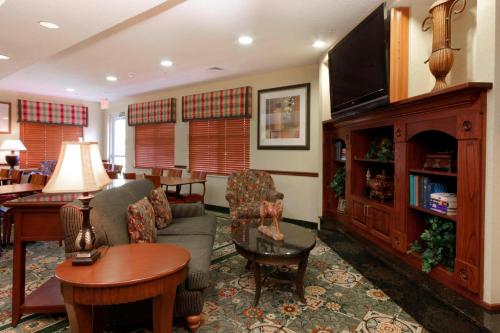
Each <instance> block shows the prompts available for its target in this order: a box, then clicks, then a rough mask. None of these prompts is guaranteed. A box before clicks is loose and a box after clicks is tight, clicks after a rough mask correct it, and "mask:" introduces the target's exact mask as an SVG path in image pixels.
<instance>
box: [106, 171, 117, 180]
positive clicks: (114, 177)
mask: <svg viewBox="0 0 500 333" xmlns="http://www.w3.org/2000/svg"><path fill="white" fill-rule="evenodd" d="M106 173H107V174H108V177H109V178H111V179H118V172H116V171H106Z"/></svg>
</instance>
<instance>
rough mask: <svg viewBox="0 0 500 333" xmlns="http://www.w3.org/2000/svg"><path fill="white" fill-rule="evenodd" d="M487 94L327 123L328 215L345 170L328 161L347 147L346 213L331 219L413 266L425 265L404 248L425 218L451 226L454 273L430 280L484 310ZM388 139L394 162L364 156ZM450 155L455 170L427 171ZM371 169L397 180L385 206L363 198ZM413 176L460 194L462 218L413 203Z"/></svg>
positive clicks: (467, 91)
mask: <svg viewBox="0 0 500 333" xmlns="http://www.w3.org/2000/svg"><path fill="white" fill-rule="evenodd" d="M488 89H491V84H489V83H466V84H462V85H459V86H455V87H449V88H446V89H443V90H441V91H435V92H431V93H428V94H424V95H421V96H416V97H412V98H409V99H405V100H401V101H398V102H395V103H392V104H390V105H389V106H386V107H381V108H379V109H377V110H372V111H369V112H361V111H360V112H356V111H353V112H349V113H340V114H335V115H334V118H333V119H332V120H328V121H325V122H323V138H324V141H323V143H324V146H323V154H324V158H323V163H324V164H323V175H324V177H325V179H324V180H323V181H324V183H323V184H324V187H323V188H324V189H325V191H324V194H323V200H324V201H323V216H325V215H326V214H328V213H329V212H331V210H332V207H335V208H336V206H335V201H334V199H332V197H333V195H330V194H328V191H329V190H328V189H327V188H326V186H325V184H326V185H327V184H329V182H330V181H331V177H332V176H333V175H334V174H335V170H336V169H337V168H339V167H340V166H342V164H340V163H335V162H334V161H332V158H331V156H330V157H329V154H330V155H331V154H332V153H331V152H329V149H331V148H330V146H331V145H332V142H334V141H335V140H337V139H341V140H343V141H344V142H345V144H346V148H347V150H346V152H347V154H346V158H347V161H346V163H345V168H346V194H345V199H346V205H347V211H346V214H345V215H343V216H338V214H335V213H333V214H330V217H331V218H332V220H333V221H336V222H340V223H342V224H344V225H345V226H346V227H347V228H349V229H351V230H352V231H354V232H357V233H359V234H360V235H362V236H363V237H366V238H368V239H371V240H373V241H375V243H376V244H378V245H379V246H380V247H381V248H383V249H386V250H388V251H391V252H393V253H394V254H395V255H397V256H399V257H400V258H402V259H403V260H405V261H406V262H407V263H408V264H409V265H412V266H415V267H418V265H419V264H420V260H417V259H416V257H415V256H414V255H409V254H407V250H408V246H409V244H411V243H412V242H413V241H415V240H417V239H419V238H420V235H421V234H422V232H423V231H424V229H425V227H426V223H425V218H426V216H437V217H439V218H442V219H443V220H447V221H452V222H454V223H455V230H456V251H455V253H456V257H455V265H454V266H455V271H454V272H453V273H450V272H444V269H443V268H442V267H439V266H438V268H437V269H436V270H433V272H432V273H431V274H430V276H431V277H433V278H435V279H437V280H438V281H440V282H441V283H443V284H444V285H446V286H447V287H450V288H452V289H454V290H455V291H457V292H458V293H460V294H461V295H463V296H464V297H466V298H468V299H470V300H472V301H474V302H476V303H478V304H480V305H482V306H484V305H485V303H484V302H483V271H484V267H483V242H484V234H483V233H484V211H483V209H484V208H483V207H484V172H485V157H484V151H485V149H484V148H485V117H486V116H485V115H486V104H487V103H486V102H487V101H486V99H487V91H488ZM457 105H460V108H457V107H456V106H457ZM386 137H389V138H392V140H393V143H394V161H391V162H390V163H382V162H381V161H378V160H376V159H366V158H364V157H365V156H366V153H367V151H368V149H370V147H371V142H373V141H374V140H375V138H386ZM325 143H326V145H325ZM450 151H451V152H452V154H453V157H454V160H455V161H456V167H455V165H454V166H453V169H452V170H451V172H447V171H439V170H427V169H424V164H425V162H426V159H427V156H428V155H429V154H436V153H439V152H450ZM333 157H335V156H333ZM368 170H369V171H370V175H371V176H372V177H374V176H376V175H378V174H380V173H382V172H384V173H385V174H386V175H387V176H389V177H393V178H394V198H393V201H391V202H385V203H382V202H380V201H378V200H370V199H369V198H368V197H367V196H366V194H367V193H366V192H367V189H366V175H367V171H368ZM412 174H413V175H422V176H427V177H429V178H430V179H431V181H432V182H433V183H442V184H446V187H447V190H446V191H447V192H451V193H457V215H446V214H440V213H438V212H434V211H432V210H429V209H426V208H423V207H418V206H410V175H412ZM325 207H329V208H327V209H325ZM325 228H327V226H326V225H325Z"/></svg>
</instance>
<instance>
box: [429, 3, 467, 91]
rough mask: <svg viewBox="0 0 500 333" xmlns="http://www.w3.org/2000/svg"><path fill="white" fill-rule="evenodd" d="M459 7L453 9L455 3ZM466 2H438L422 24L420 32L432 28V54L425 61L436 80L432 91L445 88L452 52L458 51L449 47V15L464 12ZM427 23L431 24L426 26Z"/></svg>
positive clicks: (451, 61) (433, 5) (451, 64)
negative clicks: (459, 4) (458, 4)
mask: <svg viewBox="0 0 500 333" xmlns="http://www.w3.org/2000/svg"><path fill="white" fill-rule="evenodd" d="M460 2H461V6H460V7H458V8H457V9H455V10H454V9H453V8H454V7H455V5H456V4H457V3H460ZM466 4H467V1H466V0H438V1H436V2H434V3H433V4H432V6H431V8H430V9H429V13H430V14H431V15H430V16H428V17H426V18H425V20H424V22H422V30H423V31H427V30H429V29H430V28H431V27H432V54H431V56H430V57H429V59H427V60H426V61H425V63H427V62H428V63H429V69H430V70H431V73H432V75H434V77H435V78H436V84H435V85H434V88H433V89H432V91H435V90H440V89H443V88H446V87H447V84H446V76H447V75H448V73H449V72H450V70H451V67H452V66H453V51H459V50H460V49H456V48H452V47H451V15H452V14H459V13H461V12H463V11H464V9H465V5H466ZM427 22H431V23H430V24H429V25H428V26H426V24H427Z"/></svg>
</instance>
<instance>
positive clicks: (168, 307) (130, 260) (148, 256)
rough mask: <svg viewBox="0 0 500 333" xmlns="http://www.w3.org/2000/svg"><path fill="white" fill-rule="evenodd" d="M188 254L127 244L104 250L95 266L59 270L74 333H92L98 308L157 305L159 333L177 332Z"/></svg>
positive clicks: (66, 266) (173, 247)
mask: <svg viewBox="0 0 500 333" xmlns="http://www.w3.org/2000/svg"><path fill="white" fill-rule="evenodd" d="M190 259H191V257H190V254H189V252H188V251H187V250H185V249H183V248H182V247H179V246H176V245H172V244H127V245H120V246H114V247H110V248H105V249H103V250H101V258H100V259H99V260H98V261H97V262H96V263H94V264H93V265H91V266H72V265H71V259H68V260H66V261H65V262H63V263H62V264H61V265H59V266H58V267H57V268H56V277H57V278H58V279H59V280H60V282H61V291H62V294H63V298H64V303H65V306H66V311H67V313H68V317H69V323H70V329H71V332H92V331H95V330H96V329H97V327H93V325H92V324H93V318H92V306H93V305H113V304H119V303H129V302H135V301H140V300H143V299H146V298H152V299H153V329H154V332H172V325H173V310H174V303H175V292H176V289H177V286H178V285H179V284H180V283H181V282H183V281H184V280H185V279H186V277H187V272H188V263H189V260H190Z"/></svg>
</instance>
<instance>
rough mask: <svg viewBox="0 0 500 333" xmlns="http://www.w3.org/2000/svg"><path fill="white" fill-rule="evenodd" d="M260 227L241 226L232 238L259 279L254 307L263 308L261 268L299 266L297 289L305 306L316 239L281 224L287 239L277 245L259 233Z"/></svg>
mask: <svg viewBox="0 0 500 333" xmlns="http://www.w3.org/2000/svg"><path fill="white" fill-rule="evenodd" d="M257 227H258V223H256V222H253V223H250V224H245V225H241V226H240V227H238V228H234V229H233V230H232V232H231V238H232V240H233V242H234V245H235V247H236V251H238V253H239V254H241V255H242V256H243V257H245V258H246V259H247V260H248V263H247V268H250V267H251V268H252V270H253V273H254V278H255V299H254V306H257V305H258V304H259V298H260V289H261V278H260V265H278V266H282V265H296V264H298V265H299V270H298V272H297V277H296V279H295V288H296V291H297V294H298V296H299V298H300V300H301V301H302V302H304V301H305V299H304V274H305V272H306V268H307V260H308V258H309V252H311V250H312V249H313V248H314V246H315V245H316V236H315V235H314V234H313V233H312V232H311V231H309V230H308V229H306V228H303V227H299V226H297V225H294V224H291V223H285V222H281V223H280V228H281V232H282V233H283V234H284V235H285V239H284V240H282V241H276V240H274V239H272V238H270V237H268V236H266V235H264V234H262V233H261V232H259V230H257Z"/></svg>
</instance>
